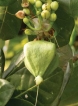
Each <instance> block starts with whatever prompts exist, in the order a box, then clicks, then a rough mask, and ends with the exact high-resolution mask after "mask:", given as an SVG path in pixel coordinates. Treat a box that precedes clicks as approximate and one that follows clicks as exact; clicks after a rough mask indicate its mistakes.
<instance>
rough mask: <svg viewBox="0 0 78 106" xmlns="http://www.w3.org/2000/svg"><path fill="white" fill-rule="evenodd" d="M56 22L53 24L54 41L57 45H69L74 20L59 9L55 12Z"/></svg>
mask: <svg viewBox="0 0 78 106" xmlns="http://www.w3.org/2000/svg"><path fill="white" fill-rule="evenodd" d="M56 14H57V20H56V22H55V23H54V26H53V29H54V30H55V35H56V40H57V42H58V45H59V46H60V47H61V46H65V45H67V44H68V43H69V40H70V35H71V33H72V29H73V26H74V19H73V18H72V17H70V15H68V14H67V13H66V12H65V11H64V10H63V9H62V8H61V7H59V9H58V10H57V12H56Z"/></svg>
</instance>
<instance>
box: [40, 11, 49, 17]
mask: <svg viewBox="0 0 78 106" xmlns="http://www.w3.org/2000/svg"><path fill="white" fill-rule="evenodd" d="M41 16H42V18H43V19H48V18H49V17H50V12H49V11H48V10H43V11H42V12H41Z"/></svg>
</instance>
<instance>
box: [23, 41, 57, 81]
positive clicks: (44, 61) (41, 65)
mask: <svg viewBox="0 0 78 106" xmlns="http://www.w3.org/2000/svg"><path fill="white" fill-rule="evenodd" d="M55 53H56V46H55V44H54V43H51V42H47V41H31V42H28V43H27V44H25V45H24V56H25V59H24V63H25V66H26V68H27V69H28V70H29V71H30V73H31V74H32V75H33V76H34V77H37V76H39V77H41V79H43V78H42V76H43V75H44V73H45V71H46V69H47V68H48V66H49V64H50V62H51V61H52V60H53V58H54V56H55ZM39 77H37V79H39ZM41 79H40V81H42V80H41ZM36 82H37V80H36Z"/></svg>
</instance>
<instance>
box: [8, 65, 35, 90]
mask: <svg viewBox="0 0 78 106" xmlns="http://www.w3.org/2000/svg"><path fill="white" fill-rule="evenodd" d="M7 80H8V81H9V82H10V83H11V84H12V85H14V86H15V88H16V89H17V90H27V89H29V88H30V87H32V86H33V85H35V83H34V77H33V76H32V75H31V74H30V73H29V71H28V70H27V69H26V68H25V67H23V68H21V69H20V70H18V71H16V72H15V73H14V74H13V75H11V76H9V77H7Z"/></svg>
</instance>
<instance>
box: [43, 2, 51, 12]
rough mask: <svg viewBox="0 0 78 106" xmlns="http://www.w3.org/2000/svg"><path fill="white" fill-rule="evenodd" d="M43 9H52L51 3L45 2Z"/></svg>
mask: <svg viewBox="0 0 78 106" xmlns="http://www.w3.org/2000/svg"><path fill="white" fill-rule="evenodd" d="M42 10H48V11H50V10H51V7H50V3H46V4H43V5H42Z"/></svg>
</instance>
